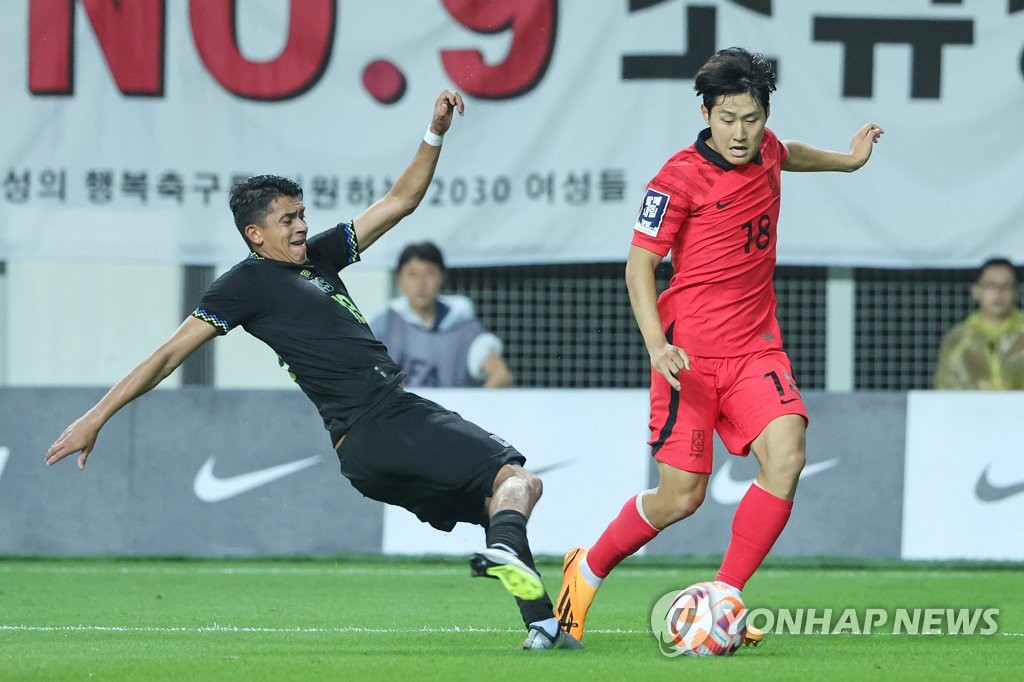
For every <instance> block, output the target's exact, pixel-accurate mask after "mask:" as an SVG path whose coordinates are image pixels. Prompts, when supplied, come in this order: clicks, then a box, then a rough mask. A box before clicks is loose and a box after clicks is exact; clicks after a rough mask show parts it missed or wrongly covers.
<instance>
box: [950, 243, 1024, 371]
mask: <svg viewBox="0 0 1024 682" xmlns="http://www.w3.org/2000/svg"><path fill="white" fill-rule="evenodd" d="M971 296H973V297H974V300H975V301H977V303H978V309H977V310H976V311H975V312H973V313H971V314H970V315H969V316H968V317H967V319H965V320H964V321H963V322H961V323H960V324H958V325H956V326H955V327H953V328H952V329H951V330H950V331H949V333H947V334H946V336H945V337H944V338H943V340H942V346H941V348H940V349H939V362H938V368H937V370H936V372H935V388H940V389H951V390H972V389H978V390H993V391H1000V390H1024V313H1022V312H1021V310H1020V308H1019V307H1018V301H1019V299H1020V291H1019V289H1018V286H1017V269H1016V268H1015V267H1014V265H1013V263H1011V262H1010V261H1008V260H1007V259H1005V258H992V259H989V260H987V261H985V263H984V265H982V266H981V269H980V270H979V271H978V276H977V278H976V279H975V280H974V284H973V285H972V286H971Z"/></svg>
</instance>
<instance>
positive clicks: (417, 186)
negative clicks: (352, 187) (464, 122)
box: [354, 90, 465, 251]
mask: <svg viewBox="0 0 1024 682" xmlns="http://www.w3.org/2000/svg"><path fill="white" fill-rule="evenodd" d="M464 109H465V104H464V103H463V101H462V95H460V94H459V93H457V92H454V91H452V90H444V91H443V92H442V93H441V94H440V95H438V96H437V100H436V101H435V102H434V115H433V118H432V119H431V121H430V125H429V127H428V128H427V132H426V134H425V135H424V136H423V141H422V142H420V146H419V149H417V150H416V156H414V157H413V159H412V163H410V164H409V167H408V168H406V169H405V171H404V172H403V173H402V175H401V176H399V178H398V180H397V181H396V182H395V184H394V185H392V186H391V189H390V190H388V193H387V194H385V195H384V196H383V197H381V198H380V199H378V200H377V201H376V202H374V203H373V204H372V205H371V206H369V207H368V208H367V209H366V210H365V211H363V212H362V213H360V214H359V215H358V216H356V219H355V221H354V222H355V230H356V238H357V239H358V240H359V250H360V251H365V250H366V249H367V248H368V247H369V246H370V244H373V243H374V242H375V241H377V239H378V238H379V237H380V236H381V235H382V234H384V233H385V232H387V231H388V230H390V229H391V228H392V227H394V226H395V225H396V224H398V221H399V220H401V219H402V218H404V217H405V216H407V215H409V214H410V213H412V212H413V211H415V210H416V207H417V206H419V205H420V201H422V200H423V197H424V195H425V194H426V193H427V188H428V187H429V186H430V180H431V179H432V178H433V177H434V169H435V168H437V159H438V158H439V157H440V156H441V138H442V136H444V134H445V133H446V132H448V128H450V127H451V125H452V118H453V117H454V115H455V112H456V111H458V112H459V115H460V116H461V115H462V113H463V111H464Z"/></svg>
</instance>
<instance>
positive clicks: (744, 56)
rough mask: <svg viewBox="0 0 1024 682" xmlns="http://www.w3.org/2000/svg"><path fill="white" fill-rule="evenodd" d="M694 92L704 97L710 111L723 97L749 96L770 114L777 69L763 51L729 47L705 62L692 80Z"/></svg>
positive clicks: (705, 104)
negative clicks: (769, 109)
mask: <svg viewBox="0 0 1024 682" xmlns="http://www.w3.org/2000/svg"><path fill="white" fill-rule="evenodd" d="M693 89H694V90H696V91H697V94H698V95H700V96H701V97H703V98H704V106H705V107H707V110H708V111H711V108H712V107H713V106H714V105H715V101H716V100H717V99H718V98H719V97H720V96H722V95H739V94H748V95H750V96H751V97H753V98H754V99H755V100H757V101H758V102H760V103H761V106H762V107H764V113H765V114H767V113H768V106H769V104H768V101H769V98H770V95H771V93H772V92H774V91H775V67H774V66H773V65H772V63H771V62H770V61H769V60H768V59H767V58H765V56H764V55H762V54H761V53H760V52H748V51H747V50H744V49H743V48H742V47H727V48H725V49H724V50H719V51H718V52H716V53H715V54H713V55H711V57H710V58H709V59H708V60H707V61H706V62H704V65H703V66H702V67H700V69H699V70H698V71H697V76H696V77H695V78H694V80H693Z"/></svg>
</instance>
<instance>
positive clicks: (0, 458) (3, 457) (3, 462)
mask: <svg viewBox="0 0 1024 682" xmlns="http://www.w3.org/2000/svg"><path fill="white" fill-rule="evenodd" d="M10 456H11V449H10V448H8V447H3V448H0V476H3V475H4V467H5V466H7V458H8V457H10Z"/></svg>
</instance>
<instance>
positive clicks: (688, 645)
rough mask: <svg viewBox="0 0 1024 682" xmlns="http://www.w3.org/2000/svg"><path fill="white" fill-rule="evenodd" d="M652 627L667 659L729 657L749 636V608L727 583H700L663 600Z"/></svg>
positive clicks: (658, 606) (660, 602)
mask: <svg viewBox="0 0 1024 682" xmlns="http://www.w3.org/2000/svg"><path fill="white" fill-rule="evenodd" d="M651 628H652V630H653V631H654V634H655V636H657V637H658V641H659V646H660V647H661V652H662V653H663V654H665V655H666V656H679V655H684V656H729V655H731V654H732V653H733V652H734V651H736V649H738V648H739V647H740V645H741V644H743V638H744V636H745V635H746V634H747V608H746V606H745V605H744V604H743V600H742V599H741V598H740V597H739V596H737V595H736V594H735V592H733V591H732V589H731V588H730V587H729V586H728V585H726V584H725V583H721V582H718V581H713V582H703V583H696V584H695V585H690V586H689V587H687V588H686V589H685V590H680V591H679V592H670V593H668V594H666V595H665V596H663V597H662V598H661V599H659V600H658V602H657V604H655V606H654V610H653V611H652V612H651Z"/></svg>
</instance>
